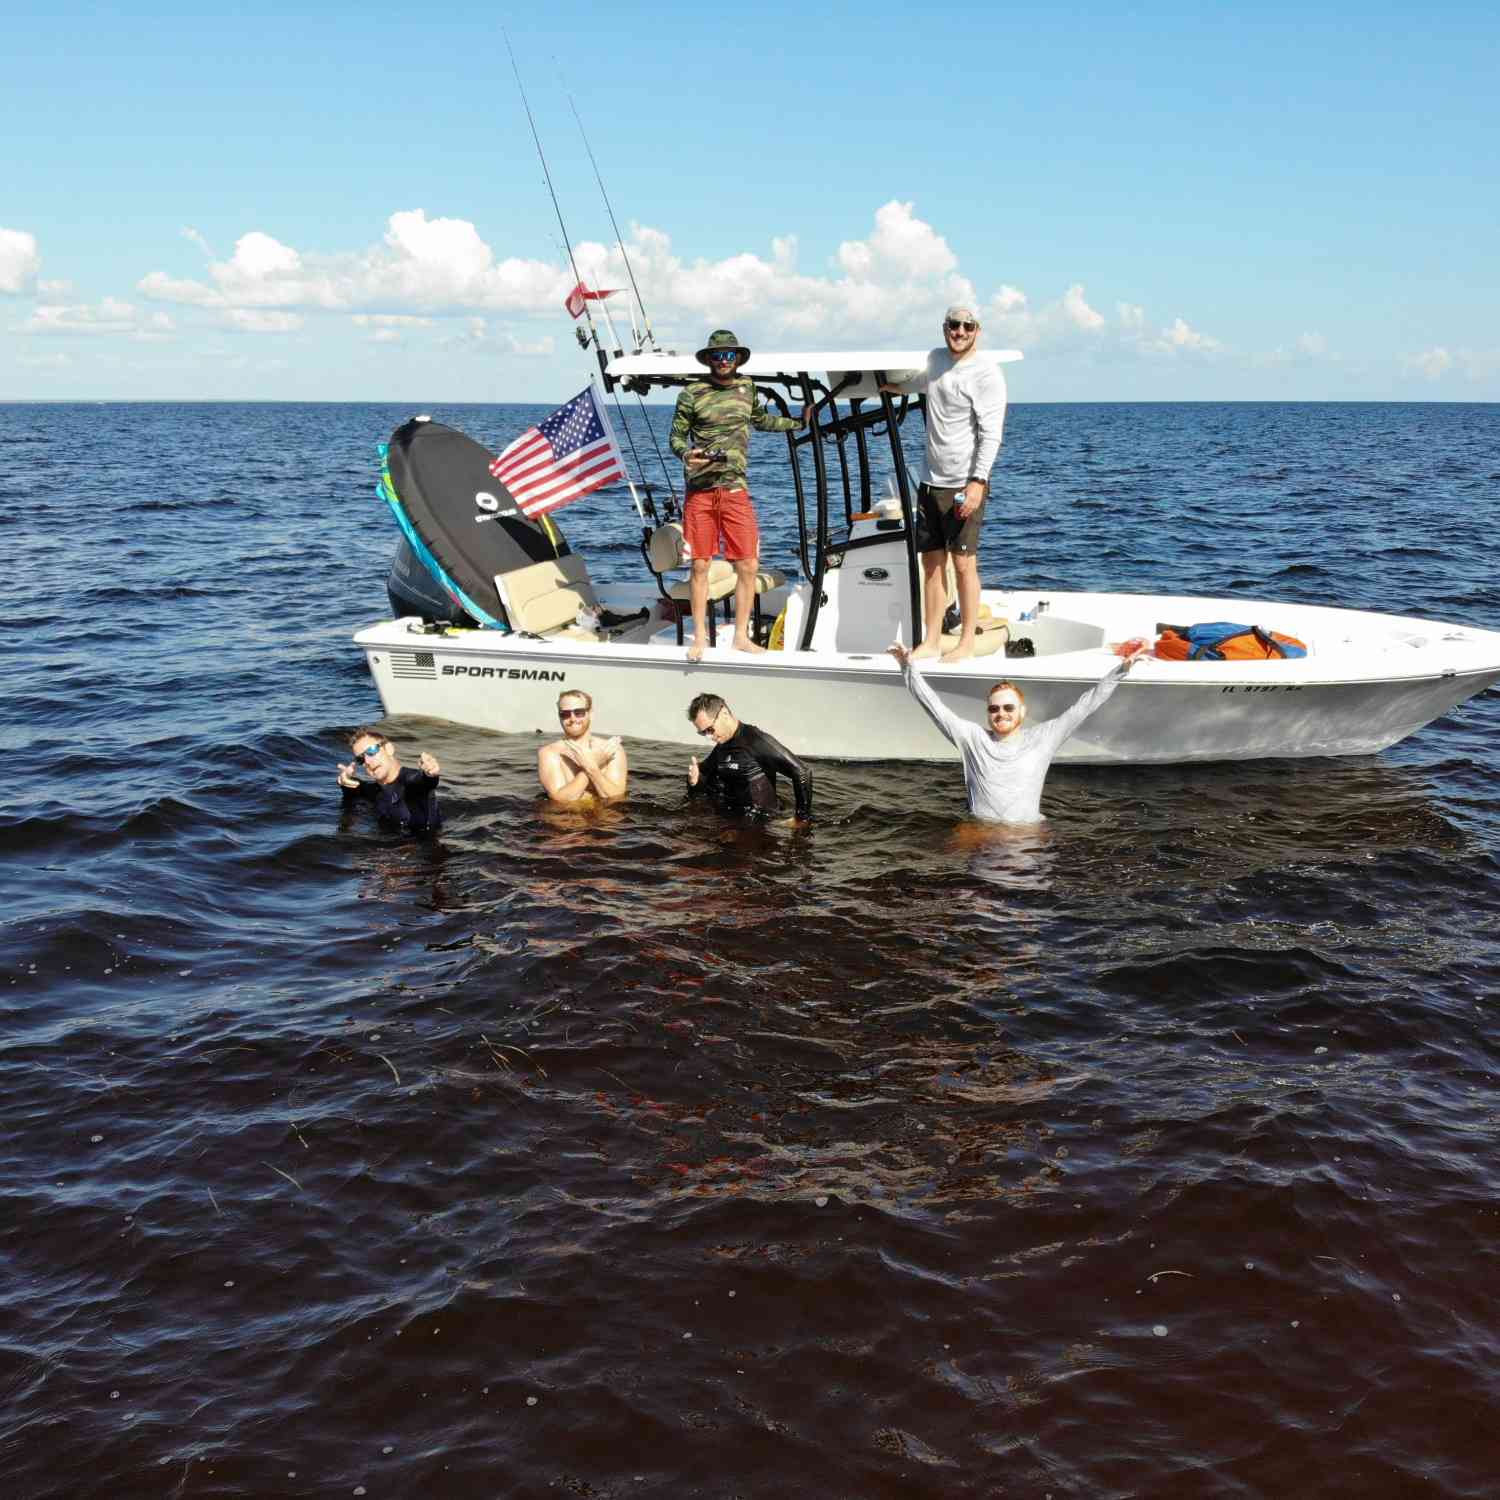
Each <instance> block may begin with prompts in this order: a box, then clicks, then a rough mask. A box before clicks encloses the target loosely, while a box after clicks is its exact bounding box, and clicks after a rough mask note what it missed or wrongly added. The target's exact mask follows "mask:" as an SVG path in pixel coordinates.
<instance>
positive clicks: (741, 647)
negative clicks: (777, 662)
mask: <svg viewBox="0 0 1500 1500" xmlns="http://www.w3.org/2000/svg"><path fill="white" fill-rule="evenodd" d="M734 649H735V650H736V651H764V650H765V649H766V648H765V647H764V646H757V645H756V644H755V642H754V641H752V640H751V639H750V637H749V636H748V635H746V636H739V635H737V636H735V638H734Z"/></svg>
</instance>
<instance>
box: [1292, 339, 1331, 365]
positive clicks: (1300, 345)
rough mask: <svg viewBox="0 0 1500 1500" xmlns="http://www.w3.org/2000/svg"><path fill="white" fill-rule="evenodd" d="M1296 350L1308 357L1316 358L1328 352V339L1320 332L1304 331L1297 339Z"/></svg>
mask: <svg viewBox="0 0 1500 1500" xmlns="http://www.w3.org/2000/svg"><path fill="white" fill-rule="evenodd" d="M1297 352H1298V353H1299V354H1305V355H1307V357H1308V358H1309V359H1318V358H1321V356H1323V355H1325V354H1327V353H1328V340H1327V339H1325V338H1324V337H1323V335H1322V334H1321V333H1304V334H1302V335H1301V336H1300V337H1299V338H1298V340H1297Z"/></svg>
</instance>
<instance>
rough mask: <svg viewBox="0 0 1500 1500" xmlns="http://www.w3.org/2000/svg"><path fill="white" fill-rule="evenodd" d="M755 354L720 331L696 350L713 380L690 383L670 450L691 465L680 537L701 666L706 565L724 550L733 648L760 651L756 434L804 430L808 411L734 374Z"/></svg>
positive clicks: (695, 655) (694, 656) (695, 654)
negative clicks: (730, 581)
mask: <svg viewBox="0 0 1500 1500" xmlns="http://www.w3.org/2000/svg"><path fill="white" fill-rule="evenodd" d="M749 358H750V351H749V350H748V349H747V348H746V347H745V346H744V345H743V344H742V343H740V341H739V340H738V339H737V338H735V336H734V335H733V334H732V333H731V332H730V331H729V330H728V329H727V328H717V329H715V330H714V331H713V332H712V333H711V334H709V336H708V343H707V344H705V345H704V346H703V348H701V349H700V350H699V351H698V363H699V364H700V365H707V366H708V379H707V380H695V381H694V382H693V383H692V384H691V385H688V386H684V387H683V390H682V393H681V395H679V396H678V398H677V410H676V412H675V413H674V414H673V416H672V435H671V438H670V439H669V442H670V443H671V446H672V452H673V453H675V454H676V455H677V456H678V458H680V459H682V461H683V463H684V465H685V466H686V468H687V480H686V487H687V500H686V502H685V503H684V505H683V508H682V532H683V537H684V539H685V540H686V542H687V548H688V551H689V552H690V553H691V554H692V563H693V571H692V576H691V577H690V578H689V580H688V597H689V600H690V602H691V605H692V611H693V643H692V645H691V646H689V647H688V660H689V661H702V659H703V648H704V646H705V645H706V644H707V641H708V624H707V619H708V566H709V564H710V563H711V562H712V561H713V559H714V558H715V556H717V555H718V553H720V552H722V553H723V554H724V556H725V558H726V559H727V560H728V561H729V562H731V563H732V564H733V565H734V572H735V580H734V649H735V650H736V651H761V650H764V649H765V648H764V647H763V646H760V645H758V644H757V643H756V642H755V641H753V640H752V639H751V638H750V620H751V617H752V613H753V610H754V606H755V578H756V574H757V573H759V571H760V527H759V525H758V523H757V521H756V519H755V507H754V506H753V505H751V503H750V492H749V490H748V489H746V487H745V486H746V482H747V475H748V472H749V465H750V429H751V428H752V427H757V428H759V429H760V430H761V431H762V432H792V431H794V430H795V429H796V428H798V427H802V426H805V425H806V422H807V408H806V407H803V409H802V411H801V412H800V413H799V414H798V415H797V416H796V417H778V416H774V415H773V414H772V413H771V412H769V411H767V410H766V407H765V403H764V402H762V401H761V399H760V397H759V396H758V395H757V394H756V391H755V382H754V381H753V380H751V379H750V378H749V377H748V376H746V375H738V374H736V373H735V372H736V371H737V370H738V369H739V367H740V366H741V365H742V364H744V363H745V361H746V360H747V359H749Z"/></svg>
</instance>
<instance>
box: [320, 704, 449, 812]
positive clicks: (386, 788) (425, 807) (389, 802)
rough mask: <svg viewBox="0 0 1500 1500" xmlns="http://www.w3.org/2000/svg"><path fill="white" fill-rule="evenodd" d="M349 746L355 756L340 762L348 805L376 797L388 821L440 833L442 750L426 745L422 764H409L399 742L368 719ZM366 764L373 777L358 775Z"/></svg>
mask: <svg viewBox="0 0 1500 1500" xmlns="http://www.w3.org/2000/svg"><path fill="white" fill-rule="evenodd" d="M349 748H350V749H351V750H352V751H353V752H354V759H353V760H352V761H350V762H349V764H348V765H341V766H340V767H339V777H338V779H339V786H340V787H342V788H343V791H344V805H345V807H348V806H349V805H350V804H351V803H354V802H373V803H374V804H375V816H376V817H377V818H379V819H380V821H381V822H382V823H384V824H386V825H387V826H388V827H392V828H404V829H406V830H408V831H409V832H411V833H435V832H437V830H438V829H439V828H441V827H442V826H443V810H442V808H440V807H439V806H438V799H437V785H438V763H437V757H436V756H434V755H428V754H427V752H426V751H423V752H422V756H421V759H420V760H419V761H418V762H417V765H418V766H420V767H421V769H420V770H418V769H417V768H416V767H415V766H403V765H402V764H401V762H400V760H399V759H398V758H397V756H396V746H395V744H394V742H393V741H391V740H388V739H387V738H386V737H385V735H383V734H382V733H381V732H380V731H379V730H378V729H375V728H373V727H372V726H370V725H368V724H363V725H361V726H360V727H359V728H358V729H356V730H355V731H354V733H353V734H351V735H350V736H349ZM360 766H363V767H364V768H365V770H366V771H367V772H368V773H369V780H368V781H362V780H360V779H359V777H357V776H356V775H355V771H356V770H357V769H358V768H359V767H360Z"/></svg>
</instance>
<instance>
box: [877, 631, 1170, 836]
mask: <svg viewBox="0 0 1500 1500" xmlns="http://www.w3.org/2000/svg"><path fill="white" fill-rule="evenodd" d="M1149 649H1150V648H1149V647H1148V646H1147V645H1146V643H1145V642H1144V641H1141V642H1138V643H1134V644H1133V645H1132V647H1131V648H1130V653H1129V655H1127V656H1126V657H1124V659H1123V660H1122V661H1120V662H1119V664H1118V665H1116V666H1114V667H1112V668H1111V669H1110V670H1109V671H1108V672H1107V673H1106V674H1105V675H1104V676H1103V677H1102V678H1100V680H1099V681H1098V682H1096V683H1095V684H1094V685H1093V686H1092V687H1091V688H1090V689H1089V690H1088V692H1086V693H1085V694H1084V695H1083V696H1082V697H1081V698H1080V699H1079V700H1078V701H1077V702H1076V703H1075V704H1073V706H1072V707H1071V708H1068V709H1064V710H1063V712H1062V713H1060V714H1059V715H1058V716H1057V717H1056V718H1055V719H1048V720H1047V722H1046V723H1045V724H1032V725H1027V723H1026V696H1025V694H1024V693H1022V691H1021V689H1020V688H1018V687H1017V686H1016V685H1015V683H1013V682H997V683H996V684H995V685H994V687H992V688H991V689H990V692H989V703H988V705H987V715H988V718H989V727H988V729H985V728H981V727H980V726H979V725H978V724H971V723H969V722H968V720H967V719H960V718H959V716H958V715H957V714H956V713H954V712H953V711H952V710H951V709H948V708H945V707H944V706H943V704H942V703H940V702H939V701H938V698H937V695H936V694H935V693H934V692H933V691H932V689H931V688H930V687H928V685H927V684H926V682H924V681H923V679H922V674H921V672H920V671H919V670H918V668H917V663H916V661H915V660H914V658H915V656H916V652H914V651H908V650H907V649H906V647H905V646H903V645H901V643H900V642H899V641H898V642H897V643H896V644H895V645H894V646H892V647H891V648H890V653H891V655H892V656H894V657H895V658H896V660H897V661H898V662H899V663H900V664H901V674H902V676H903V677H904V678H905V679H906V685H907V687H908V688H909V689H910V690H911V695H912V697H913V698H915V699H916V700H917V702H918V703H920V704H921V705H922V707H923V709H924V710H925V711H926V713H927V717H928V718H929V719H931V720H932V722H933V723H934V724H936V725H937V727H938V730H939V731H940V732H941V734H942V736H943V738H944V739H946V740H947V741H948V742H949V743H950V744H952V745H954V746H956V747H957V749H958V752H959V754H960V755H962V756H963V761H964V785H965V787H966V788H967V790H968V793H969V812H970V814H971V815H972V816H974V817H976V818H983V819H984V820H985V821H986V822H990V823H1040V822H1042V821H1044V820H1043V818H1042V783H1043V782H1044V781H1045V780H1046V779H1047V772H1048V770H1050V769H1051V766H1052V757H1053V756H1054V755H1056V754H1057V752H1058V750H1059V749H1060V748H1061V746H1062V744H1063V741H1064V740H1066V739H1067V738H1068V736H1069V735H1070V734H1072V733H1073V731H1074V730H1075V729H1077V728H1078V726H1079V725H1080V724H1082V723H1083V721H1084V720H1085V719H1086V718H1088V716H1089V715H1090V714H1091V713H1094V712H1095V711H1096V710H1097V709H1099V708H1101V707H1103V705H1104V704H1105V703H1106V702H1108V700H1109V697H1110V695H1111V694H1112V693H1113V692H1114V690H1115V689H1116V688H1117V687H1119V685H1120V683H1121V681H1122V680H1123V679H1124V677H1125V674H1126V673H1127V672H1128V671H1129V670H1130V669H1131V667H1132V666H1134V665H1135V663H1136V662H1137V661H1138V660H1139V659H1140V658H1141V657H1142V656H1144V655H1146V654H1148V652H1149Z"/></svg>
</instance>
